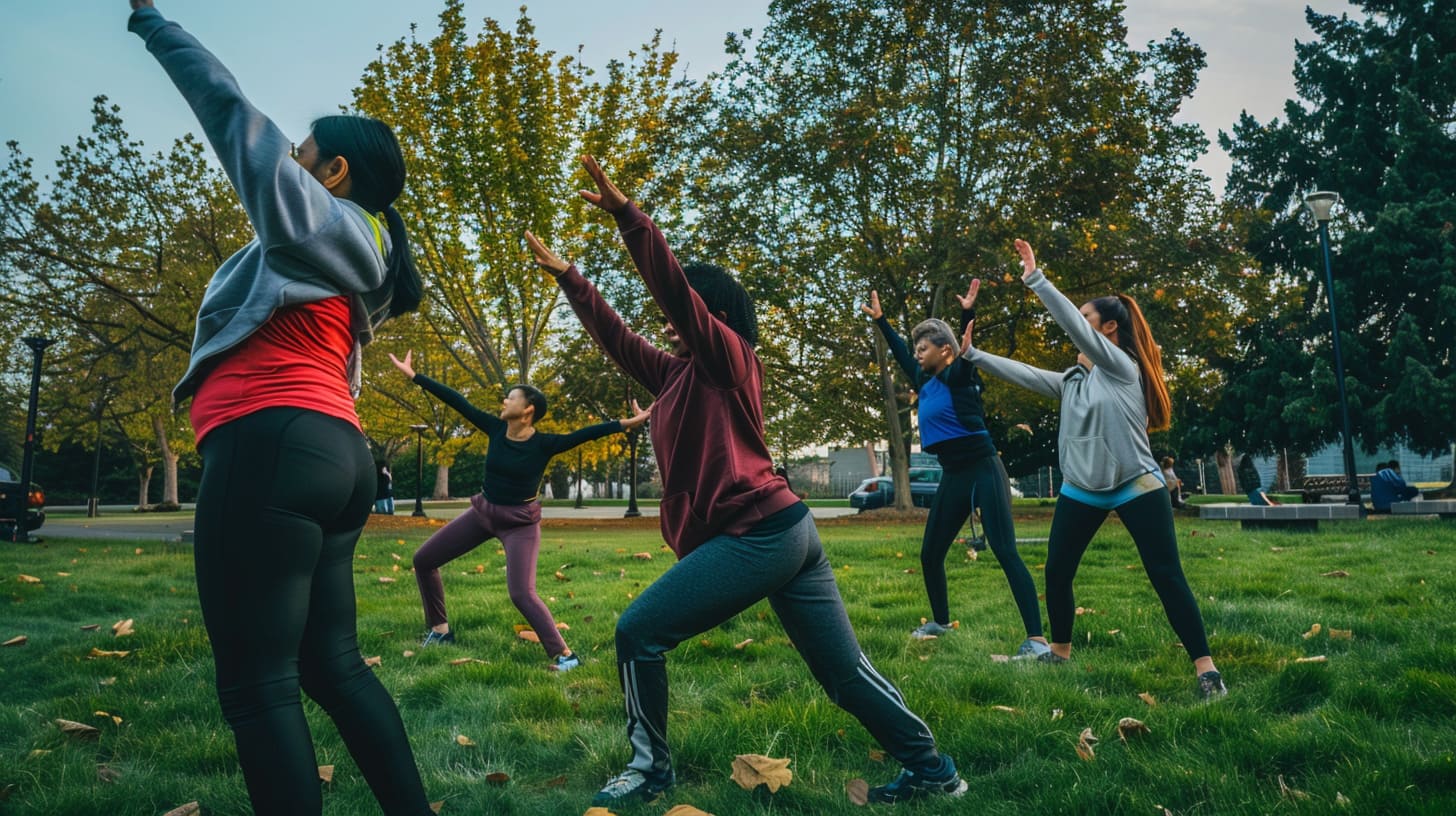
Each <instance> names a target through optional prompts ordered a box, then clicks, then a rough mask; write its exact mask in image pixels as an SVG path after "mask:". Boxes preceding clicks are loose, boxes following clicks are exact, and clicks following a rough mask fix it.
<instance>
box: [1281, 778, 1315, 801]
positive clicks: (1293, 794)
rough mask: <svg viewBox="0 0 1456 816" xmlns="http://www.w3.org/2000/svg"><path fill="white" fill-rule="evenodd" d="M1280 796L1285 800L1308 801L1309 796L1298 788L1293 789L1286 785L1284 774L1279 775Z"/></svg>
mask: <svg viewBox="0 0 1456 816" xmlns="http://www.w3.org/2000/svg"><path fill="white" fill-rule="evenodd" d="M1279 795H1280V796H1282V797H1284V798H1285V799H1308V798H1309V794H1307V793H1305V792H1304V791H1302V790H1299V789H1298V788H1291V787H1289V786H1288V785H1286V784H1285V783H1284V774H1279Z"/></svg>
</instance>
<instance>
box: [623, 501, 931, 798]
mask: <svg viewBox="0 0 1456 816" xmlns="http://www.w3.org/2000/svg"><path fill="white" fill-rule="evenodd" d="M765 597H766V598H768V600H769V604H770V605H771V606H772V607H773V610H774V613H775V614H777V615H778V616H779V620H780V621H781V622H782V623H783V625H784V631H785V632H787V633H788V635H789V638H790V640H792V641H793V643H794V646H795V647H796V648H797V649H798V650H799V654H800V655H801V656H803V658H804V662H806V663H808V664H809V671H811V672H813V674H814V678H815V679H816V680H818V681H819V684H820V685H821V686H823V687H824V690H825V691H826V692H827V693H828V694H829V699H830V700H832V701H833V702H834V703H835V704H836V705H838V706H839V707H840V708H843V709H844V710H845V711H848V712H849V713H850V714H853V715H854V717H855V718H856V719H858V720H859V721H860V722H861V723H863V724H864V726H865V728H866V729H868V730H869V732H870V735H871V736H873V737H874V738H875V739H876V740H877V741H879V743H880V745H882V746H884V748H885V750H886V751H887V752H889V753H890V755H891V756H893V757H895V759H897V760H899V761H900V763H901V764H903V765H906V766H908V767H910V768H914V769H919V768H925V767H937V766H938V765H939V763H940V754H939V752H938V751H937V750H936V747H935V738H934V737H933V736H932V735H931V733H930V728H929V727H928V726H927V725H926V724H925V723H924V722H923V721H922V720H921V719H920V718H919V717H917V716H915V714H914V712H912V711H911V710H910V708H909V707H908V706H907V705H906V704H905V698H903V697H901V696H900V692H899V690H897V689H896V688H895V686H894V685H893V684H892V683H891V682H890V681H889V680H887V679H885V678H884V677H883V676H881V675H880V673H879V672H877V671H875V667H874V666H872V665H871V664H870V661H869V658H867V657H865V655H864V653H863V652H862V651H860V647H859V642H858V641H857V640H856V639H855V635H854V629H853V627H851V626H850V624H849V616H848V615H846V614H845V611H844V601H843V600H841V599H840V597H839V588H838V587H837V586H836V585H835V583H834V570H833V569H832V568H831V567H830V566H829V560H828V559H827V558H825V556H824V548H823V546H822V545H821V544H820V542H819V531H818V529H816V528H815V526H814V519H813V518H812V517H811V516H809V515H807V514H806V515H805V516H804V518H802V519H801V520H800V521H799V523H798V524H796V525H794V526H793V527H792V528H790V529H788V530H785V531H783V532H781V533H779V534H777V535H766V536H755V535H752V534H748V535H743V536H728V535H720V536H716V537H714V538H712V539H709V540H708V541H707V542H705V543H704V544H703V545H702V546H700V547H698V548H697V549H696V550H693V551H692V552H691V553H689V554H688V555H687V557H686V558H684V559H682V560H681V561H679V562H678V563H677V564H675V565H673V567H672V569H670V570H668V571H667V572H666V573H665V574H663V576H662V577H661V578H658V579H657V580H656V581H655V582H653V583H652V585H651V586H649V587H648V588H647V589H646V590H645V591H644V592H643V593H642V594H641V595H640V596H638V598H637V600H635V601H633V602H632V605H631V606H629V607H627V610H626V611H625V612H623V613H622V617H621V618H620V619H619V620H618V621H617V667H618V671H619V673H620V675H621V681H622V691H623V695H624V696H625V698H626V705H627V737H628V740H629V741H630V742H631V744H632V761H631V762H630V763H628V765H627V767H629V768H632V769H635V770H638V771H641V772H642V773H644V774H647V775H649V776H652V777H654V778H662V777H663V776H665V775H666V774H668V773H670V772H671V770H672V759H671V755H670V753H669V751H668V747H667V696H668V695H667V660H666V654H667V652H668V651H670V650H671V649H672V648H673V647H675V646H677V645H678V644H679V643H681V642H683V641H684V640H687V639H688V638H691V637H694V636H696V635H698V634H699V633H701V632H704V631H706V630H708V629H711V628H712V627H714V626H717V625H718V624H720V623H723V622H724V621H726V620H728V619H729V618H731V617H733V616H734V615H737V614H738V613H739V612H742V611H743V610H745V609H747V608H748V607H750V606H752V605H753V604H754V603H756V602H758V601H759V600H760V599H762V598H765Z"/></svg>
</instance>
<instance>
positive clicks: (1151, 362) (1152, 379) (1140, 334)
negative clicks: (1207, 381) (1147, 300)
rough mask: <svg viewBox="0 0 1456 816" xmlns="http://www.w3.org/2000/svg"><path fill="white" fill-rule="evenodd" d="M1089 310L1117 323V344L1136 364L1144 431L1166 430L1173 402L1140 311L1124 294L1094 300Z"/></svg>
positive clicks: (1160, 356) (1158, 352) (1160, 355)
mask: <svg viewBox="0 0 1456 816" xmlns="http://www.w3.org/2000/svg"><path fill="white" fill-rule="evenodd" d="M1092 308H1093V309H1096V310H1097V316H1098V317H1100V318H1102V319H1103V320H1116V321H1117V345H1118V346H1120V347H1121V348H1122V350H1123V351H1124V352H1127V355H1128V356H1129V357H1131V358H1132V359H1133V360H1135V361H1136V362H1137V364H1138V370H1139V371H1140V372H1141V373H1142V377H1141V380H1142V386H1143V402H1144V403H1145V404H1146V406H1147V409H1148V430H1149V431H1166V430H1167V429H1168V426H1169V425H1171V424H1172V419H1173V400H1172V399H1171V398H1170V397H1169V396H1168V385H1167V383H1165V382H1164V381H1163V351H1162V349H1160V348H1158V344H1157V343H1156V342H1154V341H1153V330H1152V329H1151V328H1150V327H1149V326H1148V320H1147V318H1145V317H1143V310H1142V309H1139V308H1138V304H1137V301H1136V300H1133V298H1132V296H1131V295H1124V294H1116V295H1108V296H1106V297H1100V298H1095V299H1093V301H1092Z"/></svg>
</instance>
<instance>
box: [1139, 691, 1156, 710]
mask: <svg viewBox="0 0 1456 816" xmlns="http://www.w3.org/2000/svg"><path fill="white" fill-rule="evenodd" d="M1138 699H1139V700H1142V701H1143V702H1145V703H1147V704H1148V706H1149V707H1151V706H1155V705H1157V704H1158V698H1156V697H1154V696H1153V695H1151V694H1149V693H1147V692H1146V691H1144V692H1142V693H1140V694H1138Z"/></svg>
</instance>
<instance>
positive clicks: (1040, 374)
mask: <svg viewBox="0 0 1456 816" xmlns="http://www.w3.org/2000/svg"><path fill="white" fill-rule="evenodd" d="M965 349H966V350H965V351H964V352H963V353H962V354H961V356H962V357H964V358H965V359H967V360H970V361H971V362H972V363H973V364H975V366H976V367H977V368H978V369H980V370H981V371H984V372H986V373H987V374H990V375H992V376H994V377H997V378H998V379H1002V380H1005V381H1007V382H1009V383H1014V384H1016V385H1019V386H1021V387H1022V388H1028V389H1030V390H1032V391H1035V392H1036V393H1038V394H1041V395H1042V396H1045V397H1051V398H1052V399H1061V398H1062V376H1063V374H1062V372H1057V371H1047V370H1046V369H1042V368H1037V367H1035V366H1030V365H1027V364H1026V363H1023V362H1020V361H1018V360H1012V359H1010V358H1008V357H1000V356H997V355H995V354H991V353H989V352H985V351H981V350H980V349H978V348H974V347H972V346H971V345H970V343H966V345H965Z"/></svg>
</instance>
